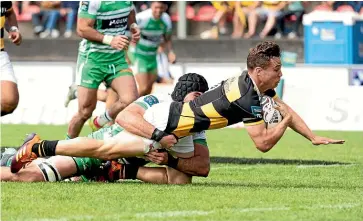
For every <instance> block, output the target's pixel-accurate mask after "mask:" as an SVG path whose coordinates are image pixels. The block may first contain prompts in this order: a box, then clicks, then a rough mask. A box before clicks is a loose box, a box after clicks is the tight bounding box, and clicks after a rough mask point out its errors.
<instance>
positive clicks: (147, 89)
mask: <svg viewBox="0 0 363 221" xmlns="http://www.w3.org/2000/svg"><path fill="white" fill-rule="evenodd" d="M151 90H152V85H151V86H149V85H143V86H140V87H139V95H140V96H145V95H148V94H150V93H151Z"/></svg>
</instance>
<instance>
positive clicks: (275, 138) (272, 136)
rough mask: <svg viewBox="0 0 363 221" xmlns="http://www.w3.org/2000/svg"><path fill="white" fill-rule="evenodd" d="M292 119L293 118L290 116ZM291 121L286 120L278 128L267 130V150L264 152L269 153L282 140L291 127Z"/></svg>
mask: <svg viewBox="0 0 363 221" xmlns="http://www.w3.org/2000/svg"><path fill="white" fill-rule="evenodd" d="M290 117H291V116H290ZM288 122H289V120H288V119H287V118H284V119H283V120H282V121H281V122H280V123H279V124H278V125H277V126H276V127H274V128H270V129H266V134H265V141H264V142H265V148H264V149H263V150H264V151H263V152H267V151H269V150H271V148H272V147H274V146H275V145H276V144H277V142H279V140H280V139H281V137H282V135H284V133H285V131H286V129H287V127H288V126H289V123H288Z"/></svg>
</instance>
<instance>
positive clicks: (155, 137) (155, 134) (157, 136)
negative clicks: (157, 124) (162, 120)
mask: <svg viewBox="0 0 363 221" xmlns="http://www.w3.org/2000/svg"><path fill="white" fill-rule="evenodd" d="M167 135H168V134H167V133H165V132H164V131H162V130H159V129H158V128H155V130H154V132H153V134H152V135H151V140H155V141H156V142H159V141H160V140H161V139H162V138H163V137H165V136H167Z"/></svg>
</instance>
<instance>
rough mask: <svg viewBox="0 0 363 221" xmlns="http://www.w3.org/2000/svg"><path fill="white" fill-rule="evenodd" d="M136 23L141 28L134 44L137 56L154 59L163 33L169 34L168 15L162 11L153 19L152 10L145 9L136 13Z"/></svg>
mask: <svg viewBox="0 0 363 221" xmlns="http://www.w3.org/2000/svg"><path fill="white" fill-rule="evenodd" d="M136 20H137V24H138V26H139V27H140V30H141V38H140V40H139V42H138V43H137V45H136V50H135V53H136V55H137V56H142V57H144V58H146V59H147V58H150V59H155V58H156V54H157V49H158V47H159V45H160V43H161V42H162V40H163V36H164V35H171V32H172V24H171V19H170V16H169V15H168V14H167V13H165V12H164V13H163V14H162V15H161V17H160V19H155V18H154V17H153V15H152V10H151V9H147V10H145V11H143V12H140V13H138V14H137V15H136Z"/></svg>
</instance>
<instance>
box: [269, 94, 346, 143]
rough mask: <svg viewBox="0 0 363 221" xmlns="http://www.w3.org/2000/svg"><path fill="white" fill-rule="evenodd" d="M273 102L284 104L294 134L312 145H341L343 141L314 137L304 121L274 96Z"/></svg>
mask: <svg viewBox="0 0 363 221" xmlns="http://www.w3.org/2000/svg"><path fill="white" fill-rule="evenodd" d="M274 100H275V101H276V102H278V103H280V104H284V105H285V106H286V108H287V111H288V112H289V113H290V114H291V118H292V119H291V123H290V124H289V127H290V128H291V129H293V130H294V131H295V132H297V133H299V134H301V135H302V136H304V137H305V138H306V139H308V140H310V141H311V143H312V144H314V145H321V144H343V143H344V140H334V139H330V138H326V137H319V136H316V135H315V134H314V133H313V132H312V131H311V130H310V128H309V127H308V125H307V124H306V123H305V122H304V120H303V119H302V118H301V117H300V116H299V115H298V114H297V113H296V112H295V111H294V110H293V109H292V108H291V107H289V106H288V105H287V104H285V103H284V102H283V101H282V100H281V99H280V98H278V97H277V96H275V98H274Z"/></svg>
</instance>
